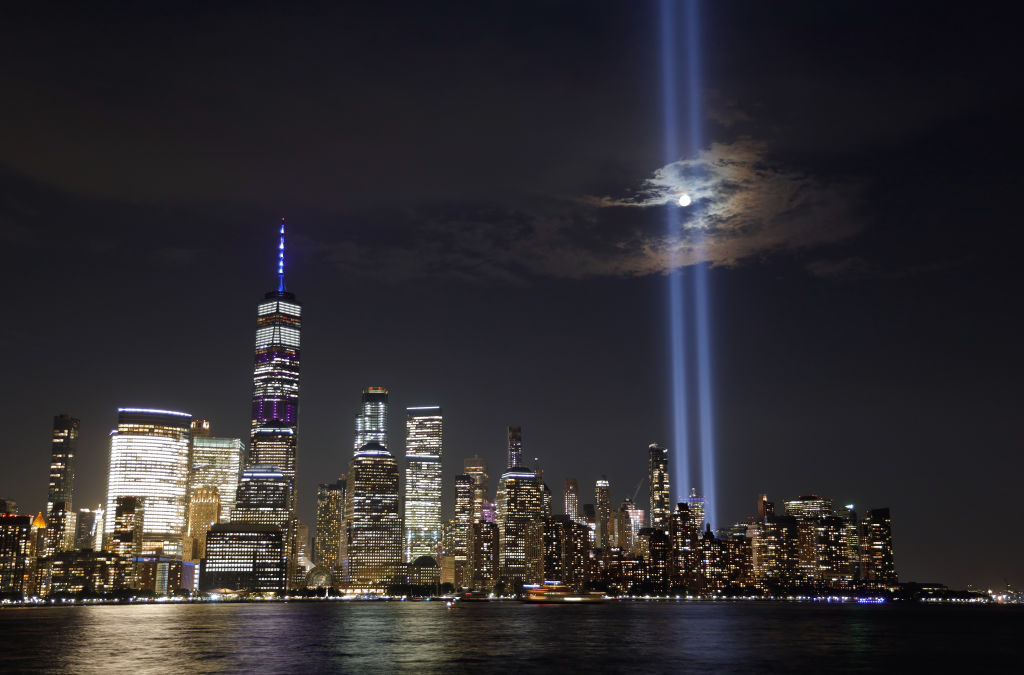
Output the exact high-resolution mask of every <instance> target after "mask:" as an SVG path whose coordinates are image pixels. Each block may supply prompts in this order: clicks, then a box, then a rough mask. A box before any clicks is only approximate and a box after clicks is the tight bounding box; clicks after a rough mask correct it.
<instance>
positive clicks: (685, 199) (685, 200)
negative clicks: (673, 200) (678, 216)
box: [679, 192, 691, 206]
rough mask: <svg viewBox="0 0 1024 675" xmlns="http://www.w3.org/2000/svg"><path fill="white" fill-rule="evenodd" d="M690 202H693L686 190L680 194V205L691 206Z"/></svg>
mask: <svg viewBox="0 0 1024 675" xmlns="http://www.w3.org/2000/svg"><path fill="white" fill-rule="evenodd" d="M690 202H691V200H690V195H688V194H686V193H685V192H684V193H683V194H681V195H679V205H680V206H689V205H690Z"/></svg>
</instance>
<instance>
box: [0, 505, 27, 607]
mask: <svg viewBox="0 0 1024 675" xmlns="http://www.w3.org/2000/svg"><path fill="white" fill-rule="evenodd" d="M33 520H34V519H33V516H19V515H17V514H15V513H0V593H12V594H18V595H24V594H26V593H27V592H28V588H29V585H30V581H31V568H32V560H33V558H34V557H35V546H34V541H33V539H34V536H33V535H34V534H35V531H34V528H33V526H32V523H33Z"/></svg>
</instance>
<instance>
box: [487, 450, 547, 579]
mask: <svg viewBox="0 0 1024 675" xmlns="http://www.w3.org/2000/svg"><path fill="white" fill-rule="evenodd" d="M497 524H498V568H499V573H498V576H499V578H500V580H501V581H504V582H505V583H506V584H507V585H508V590H509V591H510V592H518V590H519V587H521V586H522V585H523V584H528V583H540V582H542V581H543V576H544V541H543V539H544V513H543V500H542V495H541V486H540V485H539V484H538V483H537V474H535V473H534V472H533V471H529V470H528V469H524V468H522V467H520V468H518V469H509V470H508V471H506V472H505V473H503V474H502V476H501V480H500V481H499V483H498V496H497Z"/></svg>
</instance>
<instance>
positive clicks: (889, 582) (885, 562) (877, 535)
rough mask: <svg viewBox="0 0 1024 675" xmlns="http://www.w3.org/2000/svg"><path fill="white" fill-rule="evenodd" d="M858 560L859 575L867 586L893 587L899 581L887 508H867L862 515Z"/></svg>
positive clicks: (890, 520) (890, 521)
mask: <svg viewBox="0 0 1024 675" xmlns="http://www.w3.org/2000/svg"><path fill="white" fill-rule="evenodd" d="M860 562H861V576H862V578H863V580H864V582H865V583H866V584H867V585H868V586H871V587H874V588H894V587H895V586H896V585H897V584H898V583H899V577H898V576H897V574H896V565H895V563H894V561H893V552H892V519H891V518H890V517H889V509H868V511H867V513H866V514H865V515H864V520H862V521H861V524H860Z"/></svg>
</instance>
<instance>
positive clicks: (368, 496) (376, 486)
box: [345, 441, 402, 593]
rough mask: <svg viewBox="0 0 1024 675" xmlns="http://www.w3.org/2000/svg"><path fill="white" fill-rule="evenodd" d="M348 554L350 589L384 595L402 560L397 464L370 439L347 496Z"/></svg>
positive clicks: (356, 460) (355, 462)
mask: <svg viewBox="0 0 1024 675" xmlns="http://www.w3.org/2000/svg"><path fill="white" fill-rule="evenodd" d="M345 498H346V499H345V555H346V558H347V560H346V562H347V565H346V566H345V567H346V574H347V575H348V579H347V583H346V585H347V586H348V588H349V589H351V590H358V591H362V592H378V593H380V592H383V591H384V590H385V589H386V588H387V586H388V585H390V584H392V583H394V581H395V578H396V575H397V573H398V569H399V565H400V564H401V562H402V515H401V513H400V512H399V510H398V462H396V461H395V458H394V457H393V456H392V455H391V453H390V452H388V451H387V449H386V448H385V447H384V446H382V445H381V444H380V443H377V442H376V441H371V442H369V443H367V444H366V445H364V446H363V447H361V448H360V449H359V450H358V451H356V453H355V456H354V457H353V458H352V463H351V465H350V466H349V472H348V494H346V495H345Z"/></svg>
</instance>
